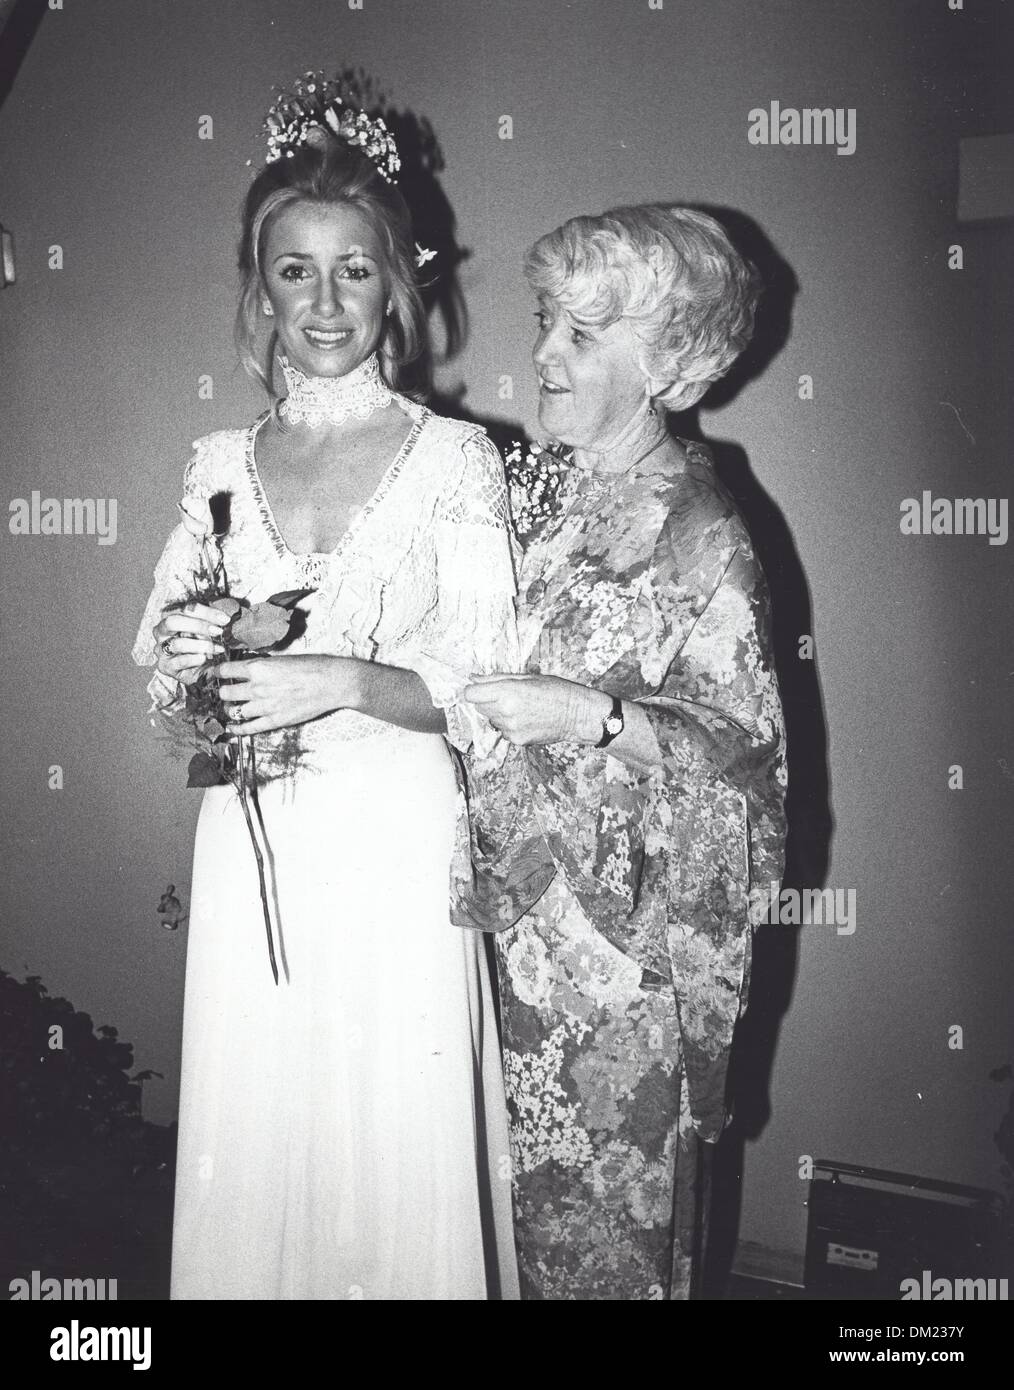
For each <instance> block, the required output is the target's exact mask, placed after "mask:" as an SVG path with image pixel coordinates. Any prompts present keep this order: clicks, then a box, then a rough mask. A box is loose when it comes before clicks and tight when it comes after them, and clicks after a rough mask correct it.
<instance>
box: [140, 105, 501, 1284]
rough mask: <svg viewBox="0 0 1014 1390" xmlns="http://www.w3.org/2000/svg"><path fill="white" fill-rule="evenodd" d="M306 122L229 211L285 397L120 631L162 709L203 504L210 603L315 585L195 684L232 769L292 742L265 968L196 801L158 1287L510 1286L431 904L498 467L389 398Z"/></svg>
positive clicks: (280, 792)
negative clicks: (175, 1140)
mask: <svg viewBox="0 0 1014 1390" xmlns="http://www.w3.org/2000/svg"><path fill="white" fill-rule="evenodd" d="M333 109H334V108H333ZM347 110H348V108H345V112H347ZM318 114H319V112H318ZM327 124H328V125H330V126H331V127H332V129H335V127H336V125H337V122H336V121H334V120H332V119H330V118H328V121H327ZM321 125H322V123H320V124H317V123H315V122H314V121H313V120H309V121H306V122H304V123H303V125H302V127H299V126H298V125H297V126H296V127H294V128H290V131H289V135H288V137H287V138H288V140H289V144H288V146H287V150H286V148H280V147H279V146H278V145H277V144H276V147H275V149H274V153H275V154H279V153H282V154H286V153H287V157H285V158H276V159H272V160H271V162H269V163H268V164H267V165H266V167H265V168H264V170H263V171H262V172H261V173H260V174H259V175H258V177H257V179H256V180H255V182H254V183H253V185H252V186H251V189H250V193H249V195H248V197H247V201H246V207H245V217H244V229H243V237H242V242H241V248H240V267H241V271H242V272H243V275H244V282H245V283H244V296H243V301H242V303H241V308H240V317H239V321H238V322H239V324H240V330H241V331H240V339H241V347H242V349H243V354H242V355H243V356H244V358H245V360H246V362H247V364H248V365H249V364H251V363H254V362H255V361H256V358H255V354H254V352H253V338H252V329H253V327H254V320H255V318H256V317H257V316H261V315H262V316H264V317H266V319H267V321H268V324H269V326H271V327H273V330H274V333H273V335H272V338H271V343H270V345H269V349H268V353H269V356H268V358H267V360H268V361H269V362H270V361H271V360H272V359H271V354H273V353H274V352H275V349H276V348H277V349H278V352H279V357H278V361H279V363H280V365H281V367H282V370H283V373H284V377H285V384H286V388H287V395H286V396H285V398H284V400H283V401H282V403H281V405H280V406H278V405H277V403H276V405H275V407H274V408H273V409H272V410H271V411H269V412H266V413H265V414H264V415H263V416H262V417H261V418H260V419H259V420H258V421H257V422H256V423H255V424H253V425H252V426H250V427H248V428H245V429H236V430H223V431H219V432H217V433H215V434H211V435H208V436H206V437H204V438H202V439H199V440H197V441H196V444H195V446H194V449H195V452H194V456H193V459H192V460H191V463H190V465H189V467H188V469H187V471H186V474H185V481H184V498H183V504H182V505H183V506H184V510H185V514H186V518H187V520H188V525H184V524H182V523H181V525H180V526H178V527H177V528H176V530H175V531H174V532H173V534H172V536H171V537H170V539H169V541H168V543H167V545H166V547H165V550H164V552H163V554H162V557H161V559H160V561H159V563H158V566H157V568H156V572H155V586H154V590H153V592H152V595H151V598H150V599H149V602H148V607H147V611H146V614H145V618H144V621H143V623H142V625H141V630H140V633H139V635H138V639H137V643H136V646H135V649H134V657H135V660H137V661H138V662H139V663H147V664H151V663H152V662H155V661H156V660H157V670H156V673H155V676H154V678H153V680H152V682H151V686H150V687H149V689H150V691H151V693H152V695H153V697H154V700H155V702H156V704H157V705H158V706H160V707H162V708H163V709H165V708H167V707H168V708H172V707H173V706H174V705H176V706H177V707H178V702H179V701H180V699H181V697H182V695H183V693H184V691H183V686H184V685H186V684H189V683H190V682H191V681H193V680H194V679H195V678H196V677H197V675H198V674H199V672H200V670H201V668H202V666H204V664H205V663H206V662H207V661H208V660H209V658H212V657H214V656H215V655H216V654H221V650H222V648H221V642H220V640H216V639H217V638H218V637H219V634H220V631H221V625H222V622H223V618H224V615H223V614H222V613H220V612H219V611H218V610H217V609H214V608H211V607H207V606H204V605H201V604H191V605H190V606H189V607H187V608H185V609H183V610H182V611H180V610H179V609H178V607H177V608H176V609H173V605H174V604H176V605H178V604H179V602H180V600H181V599H182V598H183V597H184V596H185V595H186V594H187V592H188V591H192V576H193V573H194V571H195V570H196V569H197V566H198V560H197V547H198V544H199V542H198V540H196V539H195V536H194V534H192V533H193V531H194V530H196V529H198V528H197V527H195V526H194V518H198V519H200V517H201V515H202V512H203V511H206V510H207V504H208V499H209V498H210V497H211V496H213V495H214V494H216V493H222V492H225V493H228V494H229V527H228V531H227V533H226V535H225V537H224V539H223V541H222V548H223V554H224V558H225V565H226V570H227V573H228V576H229V581H230V587H231V590H232V592H233V593H234V594H237V595H240V596H242V597H244V598H247V599H249V600H251V601H252V602H256V601H258V600H261V599H265V598H267V597H268V596H269V595H271V594H274V593H277V592H279V591H281V590H287V589H307V588H309V589H313V590H314V591H315V592H314V594H313V595H312V597H311V598H310V599H309V600H307V602H306V610H307V621H306V630H305V634H304V635H303V636H302V637H300V638H298V639H296V640H295V641H294V642H293V643H292V644H290V645H289V646H288V647H287V648H286V650H285V652H284V654H276V655H272V656H270V657H269V658H268V659H263V660H250V661H239V662H235V663H230V665H229V674H230V675H232V676H233V677H235V678H236V679H235V682H234V683H231V684H229V685H228V686H224V687H223V693H224V691H225V690H228V692H229V693H228V695H227V697H226V698H227V699H228V701H229V706H230V708H231V711H232V714H233V719H234V732H236V733H240V732H242V733H243V734H244V735H252V736H253V741H254V744H255V747H256V749H257V752H258V756H259V758H261V759H262V760H270V756H271V753H272V750H278V749H279V748H280V747H281V745H282V741H283V740H285V739H289V740H290V741H291V739H292V737H293V734H292V730H293V729H296V730H298V741H299V764H298V767H297V769H296V770H295V771H294V772H290V773H289V774H288V775H286V776H284V777H280V778H277V779H274V780H270V781H268V782H267V783H266V785H264V786H262V787H260V788H259V791H258V797H259V801H260V806H261V810H262V813H263V822H264V830H265V833H266V839H267V842H268V844H269V846H270V855H271V868H272V879H273V893H274V901H275V906H276V916H277V930H278V937H279V970H280V980H279V983H278V984H277V985H276V984H275V983H274V980H273V978H272V974H271V970H270V968H269V963H268V955H267V948H266V943H265V931H264V923H263V918H262V912H261V901H260V895H259V889H258V878H257V873H256V867H255V861H254V856H253V851H252V847H251V843H250V838H249V835H248V831H247V825H246V822H245V820H244V816H243V812H242V807H241V804H240V801H239V798H238V795H237V793H236V792H235V791H234V790H233V788H231V787H229V786H218V787H213V788H210V789H209V790H207V791H206V792H205V793H204V800H203V804H202V808H201V813H200V818H199V822H198V828H197V838H196V845H195V852H194V867H193V881H192V889H191V907H190V932H189V943H188V957H187V973H186V1001H185V1009H184V1032H183V1069H182V1081H181V1096H180V1120H179V1147H178V1157H177V1176H176V1206H175V1215H174V1224H173V1264H172V1293H171V1296H172V1298H174V1299H340V1298H363V1299H485V1298H516V1297H517V1296H518V1293H517V1273H516V1266H515V1258H514V1247H513V1240H512V1234H511V1217H510V1171H509V1159H508V1157H507V1156H508V1153H509V1149H508V1139H507V1126H506V1118H505V1104H504V1095H503V1082H502V1077H501V1071H500V1060H499V1052H498V1047H497V1037H496V1028H495V1021H494V1014H493V1007H492V999H491V991H490V982H489V976H488V970H487V965H486V958H485V953H484V950H483V939H482V937H481V935H479V934H476V933H472V932H468V931H464V930H462V929H460V928H458V927H455V926H452V925H451V923H450V920H449V907H448V894H449V867H450V862H451V856H452V850H453V847H454V844H455V839H456V833H457V840H458V843H461V841H462V838H467V837H462V836H461V833H460V826H458V824H457V818H458V817H459V816H462V815H464V814H465V809H464V798H463V797H462V796H461V795H460V794H459V793H458V791H457V785H456V780H455V774H454V768H453V765H452V753H451V751H450V748H449V746H448V745H449V744H450V745H451V746H453V747H454V748H456V749H458V750H461V751H465V750H470V756H472V757H475V758H478V759H480V760H481V759H483V758H487V757H495V756H496V749H497V744H496V736H495V733H494V731H493V730H492V729H491V727H490V726H489V725H488V724H486V723H485V722H484V721H483V720H482V718H481V717H479V716H477V715H476V713H475V711H474V709H473V707H472V706H471V705H469V704H468V703H466V702H464V701H462V700H461V692H462V690H463V688H464V686H465V685H466V684H467V683H468V679H469V677H470V676H471V675H472V674H473V673H476V672H488V671H497V670H511V669H517V638H516V631H515V627H514V610H513V594H514V578H513V568H512V562H511V552H510V542H509V532H508V523H507V514H506V502H505V488H504V481H503V472H502V465H501V462H500V458H499V455H498V454H497V452H496V450H495V449H494V448H493V446H492V444H491V443H490V441H489V439H488V438H487V437H486V435H485V434H484V433H483V431H482V430H481V429H479V428H477V427H474V426H471V425H467V424H461V423H459V422H457V421H452V420H449V419H444V418H441V417H439V416H436V415H434V414H432V413H431V412H430V411H428V410H426V409H425V408H424V407H422V406H420V405H418V404H416V403H415V402H414V401H412V400H410V399H408V398H407V397H406V396H404V395H401V394H398V392H397V391H396V390H394V389H393V388H394V387H395V385H396V384H397V381H398V372H399V368H400V367H401V366H402V364H403V363H404V362H405V361H406V359H407V358H409V357H410V356H411V355H412V353H413V351H415V350H416V349H417V347H418V345H419V344H420V343H421V342H422V341H423V338H422V335H423V333H424V331H425V330H424V326H423V325H424V319H423V315H422V310H421V306H420V302H419V299H418V295H417V291H416V289H415V288H414V266H413V260H412V256H413V250H412V248H413V243H412V241H411V237H410V230H409V227H410V222H409V218H408V213H407V210H406V208H405V204H404V201H403V199H402V198H401V195H400V194H399V193H398V191H397V189H396V188H395V187H394V185H393V184H392V183H391V182H389V181H388V178H387V174H386V173H385V172H383V171H384V170H385V169H386V171H387V173H389V172H390V162H388V163H387V164H386V165H385V149H386V150H387V151H389V150H390V146H389V145H387V144H386V142H385V141H384V139H383V138H381V139H380V140H379V141H374V142H373V143H374V148H373V151H372V153H373V160H376V161H377V163H379V164H380V166H381V168H380V169H378V167H377V163H375V162H373V160H371V159H370V158H368V157H367V154H366V153H364V152H363V150H361V149H358V148H355V147H354V146H353V145H351V144H350V143H348V142H347V141H346V140H342V139H340V138H337V137H336V136H335V135H329V136H326V137H325V135H324V132H323V130H322V129H321ZM361 128H362V125H361V123H360V126H359V129H361ZM376 129H377V128H376V125H373V126H371V127H370V130H369V132H368V133H369V134H371V136H372V135H375V134H376ZM381 135H383V131H382V128H381ZM360 143H364V142H360ZM378 147H379V150H380V153H379V156H378V154H377V148H378ZM269 158H270V157H269ZM270 375H271V368H270V367H269V369H268V371H267V372H266V373H265V372H261V373H260V376H261V380H262V381H264V382H265V383H266V384H268V385H269V389H270ZM167 610H170V611H167Z"/></svg>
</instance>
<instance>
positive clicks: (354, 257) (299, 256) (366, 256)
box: [271, 251, 380, 265]
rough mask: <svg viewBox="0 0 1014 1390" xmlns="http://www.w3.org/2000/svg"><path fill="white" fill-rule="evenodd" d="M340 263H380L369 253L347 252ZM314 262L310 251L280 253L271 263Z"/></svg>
mask: <svg viewBox="0 0 1014 1390" xmlns="http://www.w3.org/2000/svg"><path fill="white" fill-rule="evenodd" d="M338 259H339V260H340V261H372V262H373V264H374V265H379V264H380V261H379V259H378V258H377V257H376V256H372V255H371V254H370V252H369V251H346V252H345V254H344V255H343V256H339V257H338ZM284 260H293V261H312V260H313V255H312V254H311V252H309V251H280V252H279V253H278V255H277V256H275V257H274V258H273V260H272V262H271V264H272V265H277V264H278V262H279V261H284Z"/></svg>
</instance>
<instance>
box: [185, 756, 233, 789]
mask: <svg viewBox="0 0 1014 1390" xmlns="http://www.w3.org/2000/svg"><path fill="white" fill-rule="evenodd" d="M224 781H225V778H224V777H223V776H222V769H221V767H220V766H219V764H218V760H217V758H213V757H212V756H211V754H210V753H195V754H194V756H193V757H192V758H191V759H190V764H189V766H188V767H187V786H188V787H217V786H220V785H221V784H222V782H224Z"/></svg>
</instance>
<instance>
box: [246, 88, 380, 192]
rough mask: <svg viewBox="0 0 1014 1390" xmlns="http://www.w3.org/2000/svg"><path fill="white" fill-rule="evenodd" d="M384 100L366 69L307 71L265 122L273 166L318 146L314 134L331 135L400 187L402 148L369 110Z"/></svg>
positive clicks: (269, 157)
mask: <svg viewBox="0 0 1014 1390" xmlns="http://www.w3.org/2000/svg"><path fill="white" fill-rule="evenodd" d="M380 100H382V98H380V96H379V94H378V93H377V92H376V89H375V88H374V86H373V84H372V82H371V81H370V79H369V78H368V77H367V76H366V74H365V73H364V72H363V70H362V69H361V68H358V69H356V68H344V69H343V70H342V71H341V72H340V73H339V74H338V76H337V77H325V75H324V74H323V73H322V72H307V73H304V74H303V76H302V77H300V78H297V79H296V82H295V83H294V84H293V89H292V91H291V92H279V95H278V98H277V100H276V101H275V103H274V105H273V106H272V107H271V109H270V110H269V111H268V114H267V116H266V117H265V119H264V130H265V131H266V133H267V137H268V153H267V163H268V164H272V163H274V161H275V160H276V159H281V158H282V157H283V156H288V157H289V158H291V157H292V155H294V154H295V152H296V150H297V149H298V148H299V147H300V145H305V144H312V143H313V141H314V136H313V134H312V132H313V131H315V130H317V129H321V130H325V131H330V132H331V134H332V135H336V136H337V137H338V139H339V140H344V141H345V142H346V144H349V145H352V146H354V147H356V148H358V149H360V150H362V152H363V154H365V155H366V157H367V159H369V160H370V161H371V162H372V163H373V164H374V165H375V166H376V168H377V171H378V173H379V174H380V175H381V177H382V178H384V179H386V180H387V182H388V183H397V179H396V177H395V175H396V174H397V173H398V170H399V169H400V168H401V160H400V159H399V157H398V147H397V145H396V144H395V143H394V136H393V135H392V134H391V132H390V131H389V130H388V128H387V124H386V123H385V121H384V119H383V117H381V116H369V115H367V114H366V111H365V110H363V107H365V106H370V105H377V104H378V102H379V101H380Z"/></svg>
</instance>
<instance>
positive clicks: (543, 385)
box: [539, 376, 570, 396]
mask: <svg viewBox="0 0 1014 1390" xmlns="http://www.w3.org/2000/svg"><path fill="white" fill-rule="evenodd" d="M539 387H540V389H541V390H543V391H545V392H546V394H547V395H548V396H566V395H569V394H570V393H569V391H568V388H567V387H566V386H557V384H556V382H554V381H549V380H548V379H547V378H546V377H544V376H540V377H539Z"/></svg>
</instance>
